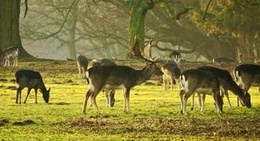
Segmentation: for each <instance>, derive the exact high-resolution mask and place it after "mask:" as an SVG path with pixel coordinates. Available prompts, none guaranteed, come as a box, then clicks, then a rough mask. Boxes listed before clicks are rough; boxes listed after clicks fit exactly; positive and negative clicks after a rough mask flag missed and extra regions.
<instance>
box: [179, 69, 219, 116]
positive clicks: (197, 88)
mask: <svg viewBox="0 0 260 141" xmlns="http://www.w3.org/2000/svg"><path fill="white" fill-rule="evenodd" d="M180 83H181V86H182V89H181V91H180V99H181V113H182V114H185V115H186V114H187V112H186V103H187V100H188V98H189V97H190V96H192V95H193V94H194V93H195V92H197V93H201V94H207V93H212V96H213V99H214V101H215V105H216V108H217V110H218V112H219V113H222V108H223V99H222V97H221V95H220V92H219V82H218V79H217V77H216V76H215V75H213V74H212V73H211V72H209V71H204V70H200V69H189V70H186V71H184V72H182V73H181V76H180ZM203 110H204V103H202V106H201V109H200V111H201V113H202V112H203Z"/></svg>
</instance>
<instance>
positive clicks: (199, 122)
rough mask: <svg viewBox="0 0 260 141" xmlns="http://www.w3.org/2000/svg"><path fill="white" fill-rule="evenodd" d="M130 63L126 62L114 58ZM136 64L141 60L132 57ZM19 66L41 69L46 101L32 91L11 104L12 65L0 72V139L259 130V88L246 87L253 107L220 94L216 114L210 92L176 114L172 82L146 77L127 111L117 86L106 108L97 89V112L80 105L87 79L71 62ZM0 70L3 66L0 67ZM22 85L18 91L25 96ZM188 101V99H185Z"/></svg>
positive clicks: (170, 136) (240, 135)
mask: <svg viewBox="0 0 260 141" xmlns="http://www.w3.org/2000/svg"><path fill="white" fill-rule="evenodd" d="M117 63H118V64H125V65H127V64H130V62H121V61H119V62H117ZM131 65H132V66H134V67H135V68H141V67H143V66H144V65H145V64H144V63H138V62H131ZM19 67H20V68H29V69H34V70H37V71H40V72H41V74H42V76H43V81H44V82H45V84H46V86H47V87H51V88H52V90H51V95H50V104H45V103H44V101H43V99H42V98H41V94H39V95H38V104H35V103H34V91H32V92H31V95H30V97H29V99H28V100H27V104H21V105H19V104H15V94H16V90H15V86H16V84H15V83H14V76H13V75H14V73H15V71H16V70H15V69H8V70H6V71H5V73H1V74H0V76H1V84H0V87H1V89H0V134H1V136H0V139H1V140H236V141H237V140H257V139H258V138H259V135H260V130H259V129H260V124H259V112H260V111H259V109H260V96H259V92H258V89H256V88H252V89H251V90H250V93H251V97H252V103H253V108H251V109H248V108H245V107H236V106H235V103H236V97H235V96H234V95H233V94H231V93H230V98H231V102H232V104H233V106H234V107H233V108H229V107H228V106H227V101H226V99H225V98H224V102H225V103H224V113H223V114H222V115H219V114H218V113H217V112H216V111H215V108H214V104H213V100H212V97H211V96H207V97H206V103H205V113H204V114H200V113H199V109H198V108H197V107H195V110H194V111H191V110H189V105H188V107H187V108H188V109H187V110H188V113H189V115H188V116H183V115H181V114H180V102H179V96H178V90H177V86H175V88H174V90H166V91H165V90H164V88H163V86H162V85H160V84H161V83H160V82H158V80H150V81H148V82H149V83H144V84H142V85H140V86H136V87H135V88H134V89H133V90H132V91H131V99H130V107H131V110H132V112H131V113H129V114H125V113H123V111H122V106H123V97H122V94H121V93H122V91H121V90H117V91H116V104H115V107H113V108H106V107H105V96H104V95H103V94H102V93H100V94H99V95H98V96H97V103H98V106H99V108H100V110H101V114H97V113H96V110H95V109H94V108H93V107H89V106H88V107H87V115H83V114H82V113H81V111H82V105H83V100H84V96H85V93H86V88H87V85H86V80H84V79H80V78H79V76H78V73H77V69H76V62H74V61H70V62H66V61H44V62H22V63H21V64H20V66H19ZM1 71H2V70H1ZM25 93H26V89H24V90H23V92H22V99H24V97H25ZM189 102H190V100H189Z"/></svg>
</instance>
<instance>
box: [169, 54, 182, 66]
mask: <svg viewBox="0 0 260 141" xmlns="http://www.w3.org/2000/svg"><path fill="white" fill-rule="evenodd" d="M169 58H170V59H173V60H174V61H175V62H176V63H177V64H178V63H179V62H180V60H181V53H180V52H178V51H173V52H171V53H170V55H169Z"/></svg>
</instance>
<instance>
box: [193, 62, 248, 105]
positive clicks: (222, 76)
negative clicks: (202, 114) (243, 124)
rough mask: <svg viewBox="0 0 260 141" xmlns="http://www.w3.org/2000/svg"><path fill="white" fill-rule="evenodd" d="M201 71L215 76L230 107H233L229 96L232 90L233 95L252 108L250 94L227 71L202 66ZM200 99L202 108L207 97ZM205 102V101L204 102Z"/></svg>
mask: <svg viewBox="0 0 260 141" xmlns="http://www.w3.org/2000/svg"><path fill="white" fill-rule="evenodd" d="M198 69H200V70H205V71H210V72H211V73H212V74H214V75H215V76H216V77H217V79H218V81H219V84H220V91H221V93H222V96H223V95H225V96H226V98H227V100H228V104H229V106H230V107H232V105H231V102H230V100H229V94H228V91H229V90H230V91H231V92H232V93H233V94H235V95H236V96H238V97H239V98H240V99H241V102H242V103H243V104H244V105H246V107H248V108H251V98H250V95H249V93H247V92H246V94H244V92H243V90H242V89H241V88H240V87H239V86H238V85H237V84H236V82H235V81H234V80H233V78H232V76H231V74H230V73H229V72H228V71H227V70H223V69H219V68H216V67H211V66H202V67H199V68H198ZM199 98H202V99H200V100H199V105H200V106H201V103H202V102H204V99H205V96H202V97H201V96H199ZM202 100H203V101H202ZM193 105H194V95H193V102H192V108H193Z"/></svg>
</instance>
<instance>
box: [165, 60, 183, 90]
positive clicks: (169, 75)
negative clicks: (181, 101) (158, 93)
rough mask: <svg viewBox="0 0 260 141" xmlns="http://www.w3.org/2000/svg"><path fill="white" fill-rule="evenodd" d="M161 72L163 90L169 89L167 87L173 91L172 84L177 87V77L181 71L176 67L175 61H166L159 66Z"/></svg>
mask: <svg viewBox="0 0 260 141" xmlns="http://www.w3.org/2000/svg"><path fill="white" fill-rule="evenodd" d="M161 70H162V72H163V86H164V90H166V89H167V88H168V87H169V85H170V88H171V89H172V90H173V84H178V85H179V77H180V74H181V71H180V69H179V67H178V65H177V64H176V63H175V61H167V62H166V63H164V64H163V65H162V66H161ZM179 88H180V86H179Z"/></svg>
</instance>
